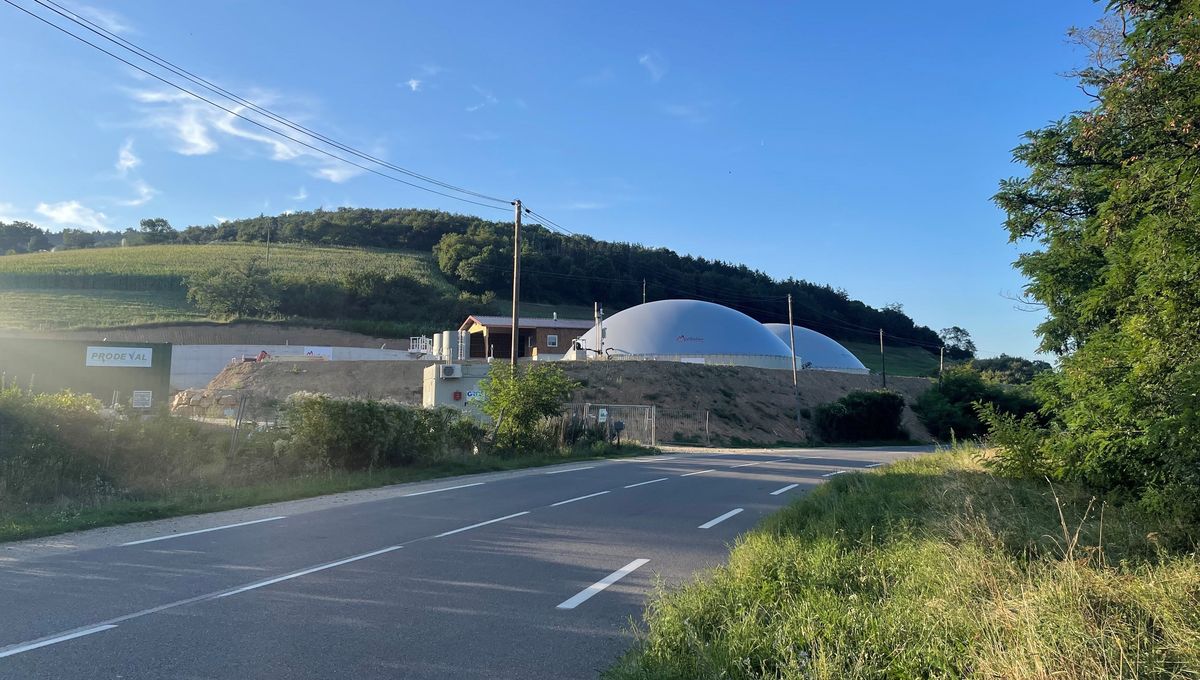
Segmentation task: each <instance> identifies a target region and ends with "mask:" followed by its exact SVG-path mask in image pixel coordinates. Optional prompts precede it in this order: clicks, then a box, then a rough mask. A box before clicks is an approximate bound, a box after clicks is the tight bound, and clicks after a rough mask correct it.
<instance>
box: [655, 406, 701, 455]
mask: <svg viewBox="0 0 1200 680" xmlns="http://www.w3.org/2000/svg"><path fill="white" fill-rule="evenodd" d="M655 421H656V423H655V429H656V430H657V434H658V442H659V443H660V444H693V445H700V446H711V445H712V436H711V434H710V430H709V427H710V424H711V416H710V414H709V412H708V411H707V410H705V409H685V408H656V409H655Z"/></svg>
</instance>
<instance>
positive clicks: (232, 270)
mask: <svg viewBox="0 0 1200 680" xmlns="http://www.w3.org/2000/svg"><path fill="white" fill-rule="evenodd" d="M187 288H188V293H187V297H188V300H190V301H191V302H193V303H195V304H196V306H197V307H199V308H200V309H202V310H204V312H205V313H206V314H208V315H209V316H213V317H235V318H236V317H247V316H265V315H267V314H270V313H271V312H273V311H275V308H276V306H277V305H278V300H277V298H276V294H275V287H274V285H273V284H272V282H271V276H270V274H269V273H268V272H267V268H266V266H265V265H264V264H263V260H262V258H260V257H251V258H249V259H248V260H246V261H245V262H243V263H241V264H231V265H228V266H225V267H221V268H218V269H213V270H210V271H207V272H204V273H202V274H196V275H194V276H191V277H189V278H188V280H187Z"/></svg>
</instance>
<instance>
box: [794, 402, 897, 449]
mask: <svg viewBox="0 0 1200 680" xmlns="http://www.w3.org/2000/svg"><path fill="white" fill-rule="evenodd" d="M903 415H904V398H903V397H901V396H900V395H898V394H896V393H895V392H884V391H874V392H867V391H858V392H851V393H850V394H847V395H846V396H844V397H842V398H841V399H838V400H837V401H834V402H830V403H828V404H821V405H820V406H817V407H816V408H815V409H813V425H814V426H815V427H816V433H817V436H818V437H820V438H821V440H822V441H825V442H856V441H895V440H898V439H905V438H906V437H905V436H904V432H903V430H901V428H900V418H901V417H902V416H903Z"/></svg>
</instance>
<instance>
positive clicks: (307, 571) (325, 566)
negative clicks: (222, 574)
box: [217, 545, 404, 599]
mask: <svg viewBox="0 0 1200 680" xmlns="http://www.w3.org/2000/svg"><path fill="white" fill-rule="evenodd" d="M402 547H404V546H400V545H393V546H391V547H388V548H383V549H382V550H373V551H371V552H369V553H363V554H361V555H355V556H354V557H347V558H346V559H344V560H338V561H337V562H329V563H327V564H322V565H319V566H316V567H309V568H308V569H301V570H300V571H293V572H292V573H290V574H284V575H283V576H276V577H275V578H269V579H267V580H265V581H259V582H258V583H251V584H250V585H248V586H242V587H241V588H235V589H234V590H230V591H226V592H224V593H221V594H220V595H217V599H220V598H222V597H229V596H230V595H237V594H238V593H244V592H246V591H247V590H254V589H255V588H262V587H263V586H269V585H272V584H275V583H279V582H281V581H288V580H291V579H294V578H300V577H301V576H307V575H309V574H314V573H316V572H318V571H325V570H326V569H333V568H334V567H340V566H342V565H343V564H350V563H351V562H357V561H359V560H365V559H367V558H368V557H375V556H376V555H382V554H384V553H390V552H392V551H393V550H399V549H400V548H402Z"/></svg>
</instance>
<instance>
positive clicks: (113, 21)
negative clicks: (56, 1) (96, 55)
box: [62, 2, 135, 33]
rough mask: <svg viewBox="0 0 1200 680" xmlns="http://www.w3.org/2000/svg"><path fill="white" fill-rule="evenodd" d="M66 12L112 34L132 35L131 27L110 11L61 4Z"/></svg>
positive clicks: (118, 15) (75, 4)
mask: <svg viewBox="0 0 1200 680" xmlns="http://www.w3.org/2000/svg"><path fill="white" fill-rule="evenodd" d="M62 4H63V5H64V6H65V7H66V8H67V9H68V10H70V11H72V12H74V13H76V14H78V15H79V16H81V17H83V18H84V19H87V20H88V21H90V22H92V23H94V24H96V25H97V26H99V27H100V28H103V29H104V30H106V31H110V32H112V33H134V32H135V31H134V30H133V25H132V24H130V23H129V21H127V20H126V19H125V17H123V16H121V15H120V14H117V13H116V12H114V11H112V10H110V9H101V8H99V7H92V6H91V5H85V4H83V3H81V2H63V3H62Z"/></svg>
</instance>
